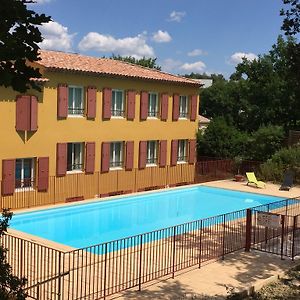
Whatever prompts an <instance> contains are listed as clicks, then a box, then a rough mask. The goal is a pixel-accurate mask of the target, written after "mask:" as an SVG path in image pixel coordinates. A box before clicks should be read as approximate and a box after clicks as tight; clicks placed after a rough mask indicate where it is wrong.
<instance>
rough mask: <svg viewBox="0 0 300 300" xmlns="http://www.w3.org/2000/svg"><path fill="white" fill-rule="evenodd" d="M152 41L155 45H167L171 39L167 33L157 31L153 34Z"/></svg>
mask: <svg viewBox="0 0 300 300" xmlns="http://www.w3.org/2000/svg"><path fill="white" fill-rule="evenodd" d="M152 38H153V40H154V41H155V42H157V43H168V42H170V41H171V40H172V37H171V36H170V34H169V33H168V32H167V31H162V30H158V31H157V32H155V33H154V34H153V37H152Z"/></svg>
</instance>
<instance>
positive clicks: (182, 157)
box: [177, 140, 187, 162]
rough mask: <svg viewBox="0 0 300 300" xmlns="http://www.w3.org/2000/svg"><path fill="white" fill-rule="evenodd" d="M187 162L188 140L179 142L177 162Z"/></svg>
mask: <svg viewBox="0 0 300 300" xmlns="http://www.w3.org/2000/svg"><path fill="white" fill-rule="evenodd" d="M186 161H187V140H178V152H177V162H186Z"/></svg>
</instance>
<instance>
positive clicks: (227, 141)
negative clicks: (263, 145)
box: [197, 118, 247, 158]
mask: <svg viewBox="0 0 300 300" xmlns="http://www.w3.org/2000/svg"><path fill="white" fill-rule="evenodd" d="M245 141H247V135H246V134H245V133H242V132H240V131H239V130H237V129H236V128H235V127H234V126H232V125H229V124H227V123H226V121H225V120H224V119H223V118H215V119H214V120H213V121H211V122H210V124H209V126H208V127H207V128H206V130H205V132H204V134H201V132H200V131H199V132H198V134H197V147H198V155H199V156H212V157H222V158H233V157H235V156H239V155H241V154H243V153H244V152H245V145H246V143H245Z"/></svg>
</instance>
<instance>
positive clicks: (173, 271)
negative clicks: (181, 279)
mask: <svg viewBox="0 0 300 300" xmlns="http://www.w3.org/2000/svg"><path fill="white" fill-rule="evenodd" d="M175 258H176V226H174V227H173V270H172V278H174V277H175Z"/></svg>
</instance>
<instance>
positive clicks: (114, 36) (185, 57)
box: [29, 0, 283, 77]
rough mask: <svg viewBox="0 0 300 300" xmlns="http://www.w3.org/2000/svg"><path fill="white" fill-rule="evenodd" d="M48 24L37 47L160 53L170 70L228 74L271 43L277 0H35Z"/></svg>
mask: <svg viewBox="0 0 300 300" xmlns="http://www.w3.org/2000/svg"><path fill="white" fill-rule="evenodd" d="M35 1H36V2H37V3H35V4H30V5H29V8H30V9H32V10H34V11H36V12H39V13H45V14H46V15H50V16H51V17H52V21H51V22H50V23H47V24H43V25H42V26H41V28H40V30H41V32H42V35H43V37H44V40H43V42H42V43H41V44H40V47H41V48H43V49H48V50H60V51H65V52H74V53H81V54H84V55H91V56H98V57H103V56H107V57H110V56H111V55H112V54H115V55H122V56H127V55H130V56H134V57H136V58H141V57H143V56H145V57H152V58H157V64H158V65H160V66H161V67H162V71H165V72H169V73H174V74H189V73H191V72H195V73H203V72H205V73H207V74H211V73H222V74H223V75H224V76H225V77H229V76H230V75H231V74H232V73H233V72H234V70H235V66H236V65H237V63H239V62H240V61H241V60H242V57H247V58H248V59H250V60H252V59H255V58H256V57H257V56H258V55H259V54H264V53H267V52H268V51H269V50H270V49H271V47H272V45H273V44H274V43H276V39H277V37H278V35H279V34H282V32H281V30H280V27H281V23H282V17H281V16H280V15H279V12H280V9H281V8H282V7H283V4H282V0H147V1H146V0H127V1H126V0H35Z"/></svg>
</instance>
